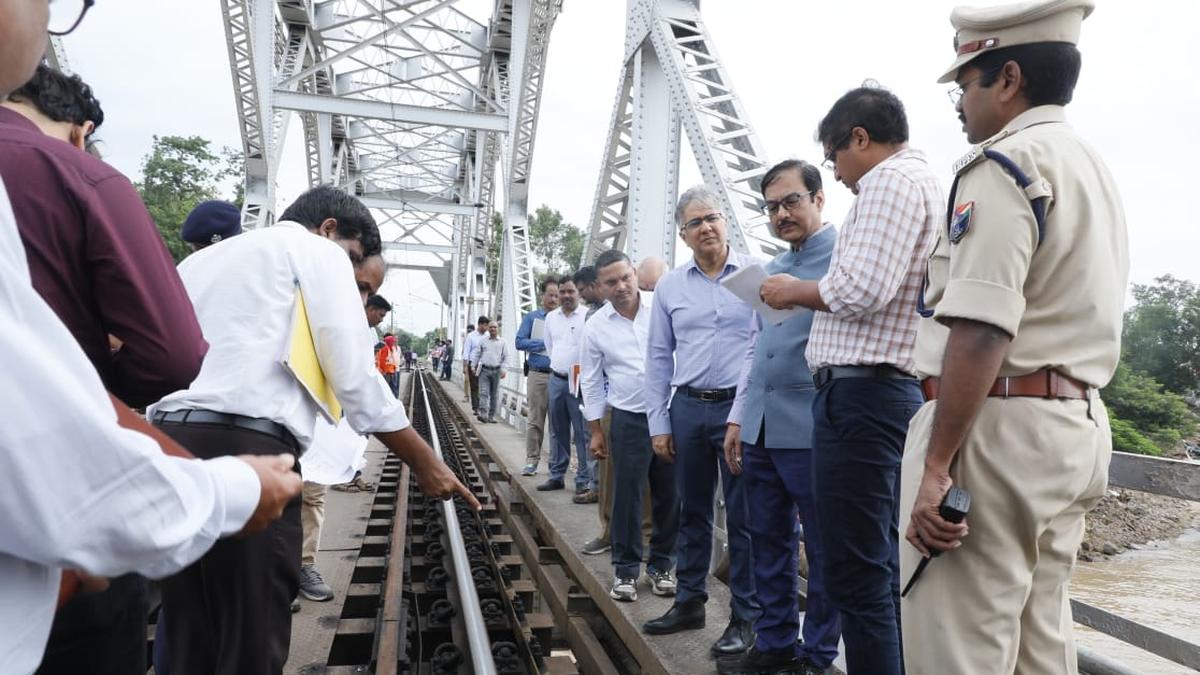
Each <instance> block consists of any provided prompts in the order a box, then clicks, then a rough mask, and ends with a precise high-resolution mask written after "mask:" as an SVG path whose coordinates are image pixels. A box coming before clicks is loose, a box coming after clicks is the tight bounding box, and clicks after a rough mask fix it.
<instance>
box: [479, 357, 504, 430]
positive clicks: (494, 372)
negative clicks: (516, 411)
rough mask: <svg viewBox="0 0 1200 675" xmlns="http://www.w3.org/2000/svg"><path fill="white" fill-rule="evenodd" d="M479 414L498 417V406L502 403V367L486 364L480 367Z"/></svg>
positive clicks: (493, 417) (490, 417) (485, 416)
mask: <svg viewBox="0 0 1200 675" xmlns="http://www.w3.org/2000/svg"><path fill="white" fill-rule="evenodd" d="M478 381H479V410H478V412H479V416H480V417H482V418H484V419H489V420H493V419H496V406H497V405H498V404H499V403H500V369H499V368H489V367H488V366H484V367H482V368H480V369H479V380H478Z"/></svg>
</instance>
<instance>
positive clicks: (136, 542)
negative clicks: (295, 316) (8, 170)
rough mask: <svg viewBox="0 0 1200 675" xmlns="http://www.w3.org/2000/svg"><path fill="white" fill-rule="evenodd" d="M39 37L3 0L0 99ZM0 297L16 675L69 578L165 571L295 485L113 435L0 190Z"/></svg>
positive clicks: (272, 469) (240, 461)
mask: <svg viewBox="0 0 1200 675" xmlns="http://www.w3.org/2000/svg"><path fill="white" fill-rule="evenodd" d="M46 27H47V3H45V2H29V1H28V0H0V99H2V98H5V97H6V96H7V95H8V93H9V92H11V91H12V90H13V89H15V88H16V87H18V86H20V85H21V84H22V83H24V82H25V81H26V80H27V79H28V78H29V77H30V75H32V73H33V71H34V68H35V67H36V66H37V63H38V61H39V60H40V59H41V56H42V54H43V52H44V50H45V45H46ZM0 289H3V290H0V351H2V352H3V353H4V354H5V355H6V356H7V358H6V361H5V367H4V368H3V370H2V373H3V374H2V375H0V405H3V406H4V409H5V410H6V411H7V412H8V413H9V414H10V415H12V417H11V418H10V419H9V420H8V421H7V422H6V423H5V424H4V425H0V473H2V475H4V476H5V479H6V487H5V489H4V490H3V491H0V578H3V579H4V584H3V585H0V663H2V664H4V665H3V669H4V672H6V673H17V674H18V675H24V674H26V673H31V672H33V670H34V669H35V668H36V667H37V665H38V663H39V662H40V661H41V658H42V652H43V650H44V649H45V645H46V638H47V636H48V634H49V632H50V624H51V621H52V620H53V618H54V610H55V599H56V597H57V596H58V595H59V591H60V583H61V582H63V581H64V579H65V577H64V574H63V570H64V569H69V570H86V572H87V573H88V574H92V575H100V576H116V575H120V574H124V573H127V572H131V571H136V572H139V573H141V574H145V575H147V576H162V575H165V574H170V573H172V572H174V571H175V570H178V569H179V568H181V567H183V566H184V565H187V564H189V563H190V562H191V561H193V560H195V559H196V558H197V557H199V556H200V555H201V554H203V553H204V551H206V550H207V549H208V548H209V546H211V545H212V543H213V542H214V541H215V540H216V539H217V538H218V537H221V536H225V535H229V534H233V533H236V532H238V531H239V530H241V531H243V532H246V533H249V532H254V531H259V530H261V529H262V528H264V527H266V525H267V523H268V522H269V521H270V520H271V519H273V518H276V517H278V516H279V514H280V513H281V512H282V510H283V505H284V504H286V503H287V502H288V500H291V499H292V498H294V497H295V496H296V495H297V494H299V492H300V479H299V478H298V477H297V476H295V475H294V474H293V473H292V472H291V464H292V459H291V458H290V457H280V456H267V457H243V458H233V457H227V458H221V459H218V460H213V461H194V460H189V459H182V458H179V457H169V456H167V455H165V454H163V451H162V448H161V447H160V446H159V444H158V443H156V442H155V441H154V440H153V439H151V438H149V437H147V436H146V435H144V434H141V433H138V432H136V431H132V430H130V429H125V428H122V427H121V426H119V425H118V423H117V414H116V411H115V410H114V403H113V401H112V399H110V398H109V396H108V395H107V394H106V393H105V391H104V387H103V385H102V384H101V383H100V378H99V376H98V375H97V374H96V371H95V368H94V367H92V365H91V364H90V363H89V361H88V360H87V357H85V356H84V354H83V351H82V350H81V349H80V348H79V347H78V344H77V342H76V341H75V339H74V338H73V337H72V335H71V333H70V332H68V330H67V328H66V327H65V326H64V325H63V324H62V322H61V321H60V320H59V319H58V317H57V316H56V315H55V314H54V312H53V311H52V310H51V309H50V308H49V306H47V305H46V303H45V302H44V301H43V300H42V299H41V298H40V297H39V296H38V294H37V293H36V292H35V291H34V290H33V287H32V286H31V284H30V279H29V268H28V265H27V263H26V260H25V249H24V247H23V246H22V244H21V239H20V237H19V236H18V234H17V229H16V223H15V220H14V218H13V214H12V207H11V205H10V203H9V200H8V193H7V192H6V191H5V189H4V185H3V183H2V182H0ZM126 414H127V415H128V411H126ZM31 450H35V451H32V452H31ZM47 467H51V468H52V469H53V470H50V471H47ZM67 578H69V579H71V580H72V581H73V582H77V581H78V579H79V578H80V575H79V574H75V573H72V574H70V575H69V577H67ZM73 585H77V584H73Z"/></svg>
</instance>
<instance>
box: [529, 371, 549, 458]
mask: <svg viewBox="0 0 1200 675" xmlns="http://www.w3.org/2000/svg"><path fill="white" fill-rule="evenodd" d="M525 386H526V393H525V399H526V401H527V402H528V404H529V417H528V418H526V420H525V424H526V427H525V463H526V464H533V465H534V466H536V465H537V464H538V463H539V462H540V461H541V460H542V439H543V438H544V437H545V435H546V411H547V410H549V409H550V373H539V372H538V371H536V370H530V371H529V379H528V380H526V382H525Z"/></svg>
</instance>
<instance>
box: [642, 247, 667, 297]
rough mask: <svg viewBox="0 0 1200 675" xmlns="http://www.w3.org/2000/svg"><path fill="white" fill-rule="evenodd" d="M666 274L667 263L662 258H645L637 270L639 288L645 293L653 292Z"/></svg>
mask: <svg viewBox="0 0 1200 675" xmlns="http://www.w3.org/2000/svg"><path fill="white" fill-rule="evenodd" d="M666 273H667V263H666V262H664V261H663V259H662V258H659V257H657V256H649V257H647V258H643V259H642V262H640V263H638V268H637V279H638V288H640V289H641V290H643V291H653V290H654V287H655V286H657V285H658V280H659V279H660V278H661V277H662V275H664V274H666Z"/></svg>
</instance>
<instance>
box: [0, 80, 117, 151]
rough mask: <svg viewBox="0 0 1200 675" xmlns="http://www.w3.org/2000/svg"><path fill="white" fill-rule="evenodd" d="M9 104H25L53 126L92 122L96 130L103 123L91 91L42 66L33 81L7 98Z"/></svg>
mask: <svg viewBox="0 0 1200 675" xmlns="http://www.w3.org/2000/svg"><path fill="white" fill-rule="evenodd" d="M8 100H10V101H12V102H13V103H28V104H29V105H31V106H33V107H35V108H37V109H38V110H39V111H41V113H42V114H43V115H45V116H46V117H49V118H50V119H52V120H54V121H55V122H70V123H71V124H83V123H84V122H91V123H92V124H93V125H95V127H96V128H99V127H100V125H101V124H103V123H104V111H103V110H102V109H101V108H100V101H97V100H96V97H95V96H94V95H92V88H91V87H89V86H87V84H85V83H84V81H83V80H82V79H80V77H79V76H78V75H67V74H66V73H62V72H59V71H57V70H55V69H53V68H51V67H50V66H47V65H46V64H44V63H43V64H40V65H39V66H38V67H37V70H36V71H34V73H33V78H31V79H30V80H29V81H28V82H26V83H25V84H23V85H21V88H20V89H17V90H16V91H14V92H13V93H11V94H9V95H8ZM93 131H95V129H93ZM89 135H90V134H89Z"/></svg>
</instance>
